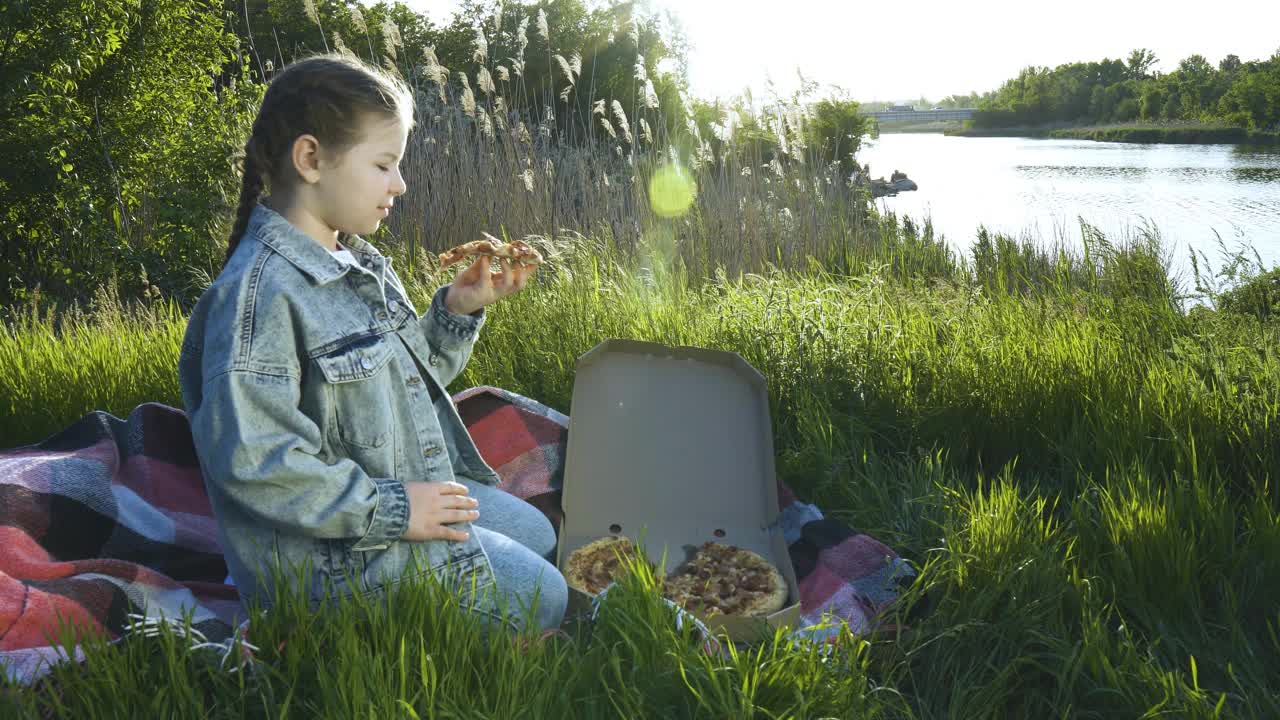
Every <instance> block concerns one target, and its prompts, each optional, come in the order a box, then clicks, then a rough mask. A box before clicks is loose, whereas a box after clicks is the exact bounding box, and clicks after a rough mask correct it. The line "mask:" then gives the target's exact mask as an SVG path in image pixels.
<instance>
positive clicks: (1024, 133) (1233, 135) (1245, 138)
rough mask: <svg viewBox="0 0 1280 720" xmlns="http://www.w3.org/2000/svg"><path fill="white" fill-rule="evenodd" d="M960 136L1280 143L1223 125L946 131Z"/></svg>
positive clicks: (1279, 135) (1278, 136)
mask: <svg viewBox="0 0 1280 720" xmlns="http://www.w3.org/2000/svg"><path fill="white" fill-rule="evenodd" d="M944 134H946V135H954V136H957V137H1034V138H1057V139H1062V140H1097V141H1099V142H1131V143H1182V144H1215V143H1222V144H1232V145H1280V132H1260V131H1257V130H1250V129H1248V128H1242V127H1231V126H1223V125H1195V124H1190V125H1187V124H1179V125H1142V124H1134V125H1106V126H1089V127H1060V126H1029V127H998V128H978V127H964V128H960V129H956V130H947V131H944Z"/></svg>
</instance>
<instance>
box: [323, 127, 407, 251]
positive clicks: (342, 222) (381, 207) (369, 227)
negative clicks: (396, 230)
mask: <svg viewBox="0 0 1280 720" xmlns="http://www.w3.org/2000/svg"><path fill="white" fill-rule="evenodd" d="M363 125H364V127H363V131H362V133H361V135H362V139H361V140H360V141H359V142H358V143H356V144H355V145H353V146H351V147H350V148H348V149H347V150H346V152H344V153H342V154H341V155H340V156H338V157H333V155H332V154H331V153H322V154H321V155H322V159H321V161H320V166H319V170H320V171H321V172H320V177H319V178H318V182H317V183H316V184H315V187H314V189H315V191H316V199H317V200H318V201H319V202H318V206H317V207H316V208H314V209H313V212H314V213H315V215H316V216H317V217H318V218H319V219H320V220H321V221H323V223H324V224H325V225H326V226H328V228H329V229H331V230H333V231H334V232H345V233H349V234H351V235H368V234H370V233H372V232H373V231H375V230H377V229H378V226H379V225H381V224H382V221H383V220H385V219H386V218H387V215H389V214H390V212H391V207H392V205H394V204H395V199H396V198H397V197H399V196H400V195H403V194H404V191H405V182H404V176H402V175H401V174H400V160H401V158H403V157H404V149H405V145H406V144H407V143H408V139H409V127H408V124H407V123H406V122H405V121H404V120H403V119H402V118H400V117H398V116H396V117H389V116H385V115H366V116H365V120H364V123H363Z"/></svg>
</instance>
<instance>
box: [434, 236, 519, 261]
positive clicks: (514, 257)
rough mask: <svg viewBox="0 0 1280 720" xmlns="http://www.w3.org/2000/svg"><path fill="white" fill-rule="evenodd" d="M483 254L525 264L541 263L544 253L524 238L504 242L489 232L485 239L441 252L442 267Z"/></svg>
mask: <svg viewBox="0 0 1280 720" xmlns="http://www.w3.org/2000/svg"><path fill="white" fill-rule="evenodd" d="M474 256H483V257H494V258H502V259H506V260H511V261H513V262H517V263H521V264H524V265H541V264H542V262H543V260H542V255H541V254H540V253H539V252H538V251H537V250H536V249H534V247H533V246H531V245H529V243H527V242H525V241H523V240H513V241H511V242H509V243H504V242H502V241H501V240H499V239H497V238H495V237H493V236H492V235H490V234H488V233H484V239H483V240H472V241H471V242H465V243H462V244H461V245H458V246H456V247H453V248H450V249H448V250H446V251H444V252H442V253H440V255H439V256H438V257H439V260H440V269H441V270H443V269H445V268H447V267H449V266H450V265H453V264H456V263H460V262H462V261H464V260H466V259H467V258H469V257H474Z"/></svg>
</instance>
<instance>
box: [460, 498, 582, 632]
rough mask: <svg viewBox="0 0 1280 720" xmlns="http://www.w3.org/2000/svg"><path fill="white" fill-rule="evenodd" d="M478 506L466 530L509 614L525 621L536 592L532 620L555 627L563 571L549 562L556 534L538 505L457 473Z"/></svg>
mask: <svg viewBox="0 0 1280 720" xmlns="http://www.w3.org/2000/svg"><path fill="white" fill-rule="evenodd" d="M458 482H460V483H462V484H463V485H466V486H467V489H468V490H469V491H470V492H471V497H473V498H475V499H476V500H477V501H478V502H479V503H480V507H479V508H477V510H479V511H480V517H479V519H477V520H476V521H475V522H473V523H471V532H472V533H474V534H475V536H476V538H477V539H479V540H480V545H481V546H482V547H483V548H484V551H485V554H487V555H488V556H489V564H490V565H492V567H493V576H494V582H495V583H496V585H497V595H498V599H499V601H500V602H501V603H502V604H504V605H506V607H507V611H508V612H509V613H510V619H511V620H512V621H513V622H515V623H516V624H517V625H519V626H524V624H525V618H526V617H527V612H528V608H530V607H531V606H532V605H533V603H534V599H535V597H536V599H537V610H536V612H535V614H534V616H533V621H534V622H536V623H537V626H538V628H539V629H544V630H545V629H550V628H556V627H559V626H560V623H561V622H562V621H563V620H564V612H565V607H566V605H567V604H568V602H569V589H568V586H566V585H565V581H564V576H563V575H561V574H560V571H559V570H558V569H557V568H556V566H555V564H554V560H555V550H556V533H555V530H554V529H553V528H552V527H551V521H550V520H547V516H546V515H543V514H542V511H541V510H538V509H537V508H536V507H534V506H532V505H530V504H529V503H527V502H525V501H524V500H521V499H520V498H518V497H516V496H515V495H512V494H511V493H508V492H506V491H503V490H499V489H498V488H496V487H492V486H489V485H484V484H481V483H478V482H476V481H474V480H471V479H470V478H466V477H459V478H458Z"/></svg>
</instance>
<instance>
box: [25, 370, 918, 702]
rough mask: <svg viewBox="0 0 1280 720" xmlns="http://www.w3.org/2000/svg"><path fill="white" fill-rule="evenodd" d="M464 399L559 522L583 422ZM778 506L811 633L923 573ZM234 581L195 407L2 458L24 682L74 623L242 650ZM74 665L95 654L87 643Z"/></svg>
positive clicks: (514, 474) (511, 469) (858, 623)
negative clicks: (200, 457)
mask: <svg viewBox="0 0 1280 720" xmlns="http://www.w3.org/2000/svg"><path fill="white" fill-rule="evenodd" d="M454 402H455V403H456V404H457V407H458V410H459V412H460V413H461V415H462V418H463V420H464V421H465V422H466V424H467V427H468V429H469V431H470V432H471V434H472V436H473V437H474V438H475V441H476V445H477V447H478V448H479V449H480V452H481V454H482V455H483V456H484V458H485V461H486V462H488V463H489V465H490V466H491V467H493V468H494V469H495V470H496V471H497V472H498V474H499V475H500V476H501V478H502V483H501V485H500V487H501V488H503V489H504V490H507V491H508V492H511V493H513V494H514V495H516V496H518V497H521V498H523V499H525V500H527V501H528V502H530V503H532V504H533V505H535V506H536V507H538V508H539V509H541V510H542V511H543V512H544V513H546V515H547V516H548V517H549V518H550V519H551V520H552V524H553V525H554V526H555V527H559V524H560V523H559V520H560V519H561V518H562V514H561V509H560V502H559V497H560V494H559V487H560V480H561V478H562V476H563V470H564V448H565V443H566V439H567V437H568V426H569V418H568V417H566V416H565V415H563V414H561V413H558V412H556V411H555V410H553V409H551V408H548V407H546V406H544V405H542V404H540V403H537V402H535V401H533V400H530V399H528V398H525V397H522V396H520V395H516V394H514V393H511V392H508V391H506V390H502V389H500V388H494V387H476V388H471V389H469V390H465V391H463V392H461V393H459V394H457V395H455V396H454ZM779 499H780V504H781V506H782V516H781V518H782V521H781V525H782V529H783V532H784V533H785V535H786V539H787V542H788V544H789V547H790V551H791V558H792V561H793V563H794V565H795V568H796V573H797V577H798V579H799V582H800V593H801V605H802V613H803V619H804V623H803V624H804V625H806V626H810V625H814V624H816V623H818V622H819V621H820V620H822V619H823V617H824V616H826V615H828V614H829V615H832V616H835V617H837V618H840V619H843V620H845V621H847V622H848V623H849V625H850V627H851V628H852V629H853V630H854V631H855V632H859V633H863V632H868V631H870V630H872V629H873V628H874V626H875V620H876V616H877V614H878V613H879V611H880V610H881V609H882V608H883V607H884V606H885V605H886V604H887V603H888V602H890V601H892V600H893V599H894V598H896V597H897V594H898V583H899V581H901V580H902V579H903V578H907V577H910V575H911V574H912V571H911V569H910V567H909V566H907V564H906V563H905V562H904V561H903V560H902V559H901V558H899V557H898V555H897V554H896V553H894V552H893V551H892V550H890V549H889V548H887V547H885V546H884V545H882V544H880V543H879V542H877V541H876V540H874V539H872V538H870V537H868V536H866V535H861V534H858V533H855V532H853V531H852V530H850V529H849V528H848V527H845V526H844V525H842V524H840V523H838V522H835V521H833V520H831V519H829V518H824V517H823V515H822V513H821V512H820V511H819V510H818V509H817V508H816V507H815V506H813V505H811V504H807V503H803V502H801V501H800V500H798V499H797V498H796V497H795V496H794V494H792V493H791V491H790V490H789V489H788V488H786V486H785V485H781V484H780V485H779ZM230 583H231V581H230V579H229V578H228V576H227V568H226V564H225V563H224V561H223V558H222V553H221V550H220V548H219V544H218V538H217V525H216V523H215V521H214V518H213V515H212V511H211V509H210V506H209V501H208V496H207V495H206V493H205V487H204V482H203V479H202V478H201V475H200V468H199V465H198V463H197V461H196V456H195V448H194V446H193V445H192V442H191V435H190V429H189V426H188V424H187V421H186V416H185V414H184V413H183V412H182V411H181V410H177V409H174V408H171V407H167V406H165V405H161V404H158V403H145V404H143V405H139V406H138V407H137V408H135V409H134V410H133V412H131V413H130V414H129V416H128V418H126V419H124V420H121V419H119V418H116V417H114V416H112V415H109V414H107V413H105V412H100V411H99V412H93V413H90V414H88V415H86V416H84V417H83V418H81V419H80V420H79V421H77V422H75V423H74V424H72V425H70V426H69V427H67V428H66V429H64V430H63V431H61V432H59V433H57V434H56V435H54V436H52V437H50V438H49V439H47V440H45V441H44V442H41V443H39V444H37V445H31V446H25V447H20V448H15V449H12V450H6V451H0V665H3V666H4V668H5V671H6V673H8V675H9V676H10V677H11V678H14V679H16V680H18V681H19V682H24V683H30V682H33V681H34V680H36V679H38V678H39V677H41V676H42V675H44V674H45V673H46V672H48V668H49V667H50V666H51V665H52V664H53V663H56V662H62V661H66V660H68V659H71V658H69V657H68V655H67V653H66V652H65V651H64V650H63V649H62V643H61V642H60V641H59V640H58V638H59V632H60V626H61V625H62V624H63V623H67V624H74V625H75V626H76V627H77V631H78V632H86V631H87V632H93V633H105V634H106V636H107V637H109V638H111V639H113V640H114V639H118V638H120V637H121V636H123V635H124V634H126V633H128V632H130V631H131V629H136V628H137V627H139V626H138V625H135V624H134V623H148V622H150V621H154V620H155V619H164V618H168V619H174V618H181V617H183V614H184V612H185V613H190V614H191V622H192V628H193V630H195V633H196V634H198V636H199V638H200V639H202V640H205V641H208V642H212V643H219V642H227V641H228V640H229V639H230V638H232V637H233V636H236V635H238V634H239V633H240V632H242V631H243V629H244V622H245V620H244V611H243V609H242V608H241V605H240V600H239V595H238V593H237V591H236V588H235V587H234V586H233V585H231V584H230ZM799 632H800V633H802V634H805V635H808V636H810V637H822V636H823V634H824V633H830V632H833V630H831V629H830V627H829V624H827V626H826V627H816V628H815V627H806V628H805V629H802V630H801V631H799ZM227 649H228V651H229V650H230V643H229V642H228V643H227ZM71 656H72V657H73V658H74V659H75V660H77V661H79V660H82V659H83V655H82V654H81V653H80V651H79V648H78V647H77V648H74V650H73V652H72V654H71Z"/></svg>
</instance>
